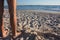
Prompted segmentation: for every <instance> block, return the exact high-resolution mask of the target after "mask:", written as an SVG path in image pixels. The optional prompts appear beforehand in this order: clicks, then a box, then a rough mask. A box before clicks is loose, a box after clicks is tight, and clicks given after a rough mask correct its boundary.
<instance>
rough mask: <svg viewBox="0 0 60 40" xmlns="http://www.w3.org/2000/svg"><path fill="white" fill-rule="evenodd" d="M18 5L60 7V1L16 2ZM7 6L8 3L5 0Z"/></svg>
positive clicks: (24, 0) (28, 0) (32, 0)
mask: <svg viewBox="0 0 60 40" xmlns="http://www.w3.org/2000/svg"><path fill="white" fill-rule="evenodd" d="M16 1H17V5H60V0H16ZM4 4H5V5H7V2H6V0H5V3H4Z"/></svg>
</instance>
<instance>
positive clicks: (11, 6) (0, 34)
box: [0, 0, 17, 37]
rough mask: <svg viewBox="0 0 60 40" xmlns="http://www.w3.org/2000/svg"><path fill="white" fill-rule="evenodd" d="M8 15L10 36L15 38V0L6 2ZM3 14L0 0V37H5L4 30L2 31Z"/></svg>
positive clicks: (2, 3) (1, 0)
mask: <svg viewBox="0 0 60 40" xmlns="http://www.w3.org/2000/svg"><path fill="white" fill-rule="evenodd" d="M7 3H8V8H9V14H10V25H11V27H12V36H16V34H17V32H16V26H17V20H16V0H7ZM3 12H4V0H0V37H6V36H7V34H6V30H4V23H3Z"/></svg>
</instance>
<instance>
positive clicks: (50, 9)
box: [4, 5, 60, 12]
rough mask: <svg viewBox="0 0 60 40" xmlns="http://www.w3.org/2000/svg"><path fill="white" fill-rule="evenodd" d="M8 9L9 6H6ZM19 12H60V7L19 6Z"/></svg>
mask: <svg viewBox="0 0 60 40" xmlns="http://www.w3.org/2000/svg"><path fill="white" fill-rule="evenodd" d="M4 8H5V9H8V6H4ZM17 10H45V11H57V12H60V5H17Z"/></svg>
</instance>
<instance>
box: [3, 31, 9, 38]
mask: <svg viewBox="0 0 60 40" xmlns="http://www.w3.org/2000/svg"><path fill="white" fill-rule="evenodd" d="M8 33H9V32H8V30H5V31H4V32H3V38H5V37H7V36H8Z"/></svg>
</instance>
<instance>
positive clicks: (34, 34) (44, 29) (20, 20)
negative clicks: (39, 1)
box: [3, 10, 60, 40]
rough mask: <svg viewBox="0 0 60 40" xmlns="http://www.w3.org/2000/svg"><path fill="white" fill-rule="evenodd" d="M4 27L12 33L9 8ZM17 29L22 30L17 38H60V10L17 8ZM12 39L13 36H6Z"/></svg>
mask: <svg viewBox="0 0 60 40" xmlns="http://www.w3.org/2000/svg"><path fill="white" fill-rule="evenodd" d="M3 17H4V27H5V29H7V30H9V35H10V34H11V26H10V23H9V22H10V20H9V18H10V17H9V12H8V10H4V15H3ZM17 31H18V32H22V34H21V35H19V36H18V37H16V38H15V39H16V40H60V12H49V11H40V10H17ZM4 39H5V40H9V39H12V38H11V37H9V36H8V37H7V38H4Z"/></svg>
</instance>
